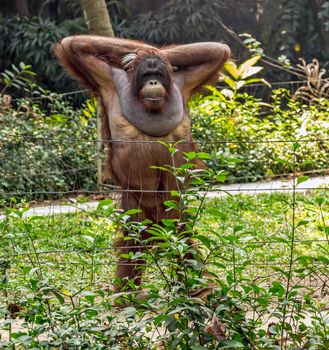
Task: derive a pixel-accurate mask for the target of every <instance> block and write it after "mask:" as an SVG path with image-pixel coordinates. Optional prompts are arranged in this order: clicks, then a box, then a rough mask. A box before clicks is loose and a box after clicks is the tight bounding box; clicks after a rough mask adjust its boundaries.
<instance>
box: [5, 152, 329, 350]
mask: <svg viewBox="0 0 329 350" xmlns="http://www.w3.org/2000/svg"><path fill="white" fill-rule="evenodd" d="M168 150H169V151H170V152H171V153H172V154H173V153H174V152H175V147H174V145H170V147H169V148H168ZM196 156H201V157H203V158H209V157H208V156H206V155H205V154H203V153H202V154H195V153H193V152H191V153H188V154H186V160H187V162H186V164H184V165H182V166H181V167H179V168H175V167H171V166H168V167H166V170H165V169H163V170H164V171H169V172H172V173H173V174H175V175H176V176H177V181H178V183H179V184H180V185H181V186H182V187H184V184H186V180H187V177H189V178H190V180H191V181H192V182H193V184H194V186H195V187H194V188H190V189H188V190H186V191H182V192H176V191H174V193H173V195H174V196H177V200H172V201H168V202H166V203H165V204H166V205H167V207H168V210H173V209H174V210H178V212H179V213H181V217H180V218H179V219H177V220H169V219H166V220H163V225H162V226H159V225H155V224H152V223H151V222H147V226H146V225H145V222H142V223H136V222H134V223H130V222H128V221H127V218H128V216H129V215H131V214H133V213H134V212H135V213H136V211H133V210H130V211H128V212H126V213H123V212H121V211H119V210H117V209H116V208H115V206H114V205H113V202H112V201H111V200H108V199H107V200H103V201H100V202H99V204H98V207H97V208H96V210H95V211H90V212H88V211H86V212H80V213H77V214H74V215H59V216H53V217H52V219H51V220H49V217H45V218H42V217H38V216H32V217H25V216H24V215H23V214H24V213H25V212H26V211H27V209H28V208H27V207H21V208H5V215H4V217H3V220H2V221H1V222H0V230H1V233H2V234H1V235H0V244H1V245H2V246H5V247H6V250H4V251H2V252H0V301H1V302H0V305H1V306H0V317H1V319H3V320H4V321H3V322H1V323H0V330H1V331H2V334H4V335H5V337H4V338H3V339H0V346H2V347H3V348H4V349H11V348H13V346H14V347H17V348H18V349H20V348H25V349H49V348H59V349H95V350H99V349H110V350H119V349H131V350H137V349H147V350H158V349H177V350H206V349H280V348H281V347H280V346H279V345H278V344H280V345H281V344H285V349H290V350H293V349H309V350H315V349H317V350H326V349H327V348H328V346H329V339H328V312H327V311H326V307H327V304H326V303H325V300H324V301H323V302H321V299H322V298H325V295H326V292H327V289H328V288H327V280H328V257H327V253H328V232H327V224H326V220H327V218H328V210H329V202H328V198H327V197H326V191H325V190H322V191H321V190H320V191H317V192H315V193H312V194H307V195H305V194H302V195H298V193H297V194H296V193H295V194H294V195H293V196H292V195H289V194H282V193H281V194H280V193H279V194H274V195H273V194H271V195H260V196H257V197H255V196H242V195H240V196H226V197H223V198H215V199H214V200H212V201H209V200H207V199H206V193H204V192H203V194H201V193H200V190H201V191H207V190H211V189H212V186H211V183H212V182H213V180H214V179H221V180H222V181H225V175H223V173H222V172H213V171H212V170H211V169H210V170H209V169H208V170H206V171H204V172H203V171H201V172H197V171H195V169H194V168H193V165H192V164H191V163H189V161H190V160H193V159H194V158H195V157H196ZM306 219H307V220H306ZM118 227H121V228H122V229H124V230H126V231H127V232H130V239H134V240H136V241H139V243H141V244H142V245H146V246H147V247H148V249H141V250H140V251H138V252H136V253H135V254H133V253H131V254H129V255H128V257H127V258H129V259H131V262H132V263H133V262H134V260H136V262H137V261H140V259H145V260H146V261H147V263H146V265H145V266H144V268H145V269H146V270H147V274H145V273H144V283H143V285H142V286H141V288H143V289H139V287H138V286H135V285H134V283H133V281H130V284H129V286H130V287H132V289H133V291H132V292H127V291H123V292H122V293H117V294H113V293H112V292H111V291H108V289H109V284H110V280H111V277H112V276H113V271H114V265H115V263H116V261H115V260H116V259H114V258H113V256H114V254H113V253H112V250H111V249H112V247H111V246H109V243H110V242H111V241H112V238H113V234H114V232H115V231H117V229H118ZM145 229H146V230H147V232H148V233H149V234H150V235H149V238H147V239H146V240H145V241H141V237H140V232H141V231H142V230H145ZM191 237H193V239H194V242H195V244H193V245H190V244H189V243H188V242H189V239H190V238H191ZM311 237H313V240H311V239H310V238H311ZM54 238H55V239H54ZM152 242H155V243H157V245H156V246H153V247H152V246H150V245H151V243H152ZM297 243H298V244H297ZM201 249H202V251H203V256H201V255H202V254H201V253H200V250H201ZM197 250H199V252H198V251H197ZM205 270H206V271H207V272H206V273H205ZM312 279H315V280H317V282H321V286H322V288H321V291H320V288H319V285H317V283H314V284H313V288H312V287H308V284H307V281H308V280H312ZM110 288H111V287H110ZM141 292H144V293H145V292H147V293H145V294H147V298H144V299H142V298H138V296H139V295H140V294H141ZM319 293H321V296H319ZM115 302H116V303H115ZM119 305H121V307H118V306H119ZM15 318H19V319H20V320H21V321H24V323H23V324H21V326H20V324H19V323H18V322H17V320H15ZM15 323H16V325H17V323H18V326H19V327H13V325H15Z"/></svg>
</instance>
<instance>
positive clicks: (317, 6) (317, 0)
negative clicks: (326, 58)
mask: <svg viewBox="0 0 329 350" xmlns="http://www.w3.org/2000/svg"><path fill="white" fill-rule="evenodd" d="M325 1H326V0H309V4H310V7H311V9H312V12H313V18H314V23H315V29H316V31H317V33H318V35H319V39H320V40H319V41H320V45H321V49H322V51H324V52H326V54H327V55H329V32H328V31H326V27H325V19H323V18H322V19H321V18H319V12H320V10H321V6H322V5H323V4H324V3H325Z"/></svg>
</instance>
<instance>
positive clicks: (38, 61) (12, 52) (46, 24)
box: [0, 16, 85, 91]
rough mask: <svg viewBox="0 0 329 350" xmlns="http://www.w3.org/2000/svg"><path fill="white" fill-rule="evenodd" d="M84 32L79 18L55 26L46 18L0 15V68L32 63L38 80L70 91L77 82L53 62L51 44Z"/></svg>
mask: <svg viewBox="0 0 329 350" xmlns="http://www.w3.org/2000/svg"><path fill="white" fill-rule="evenodd" d="M84 31H85V26H84V24H83V21H82V20H81V19H77V20H67V21H64V22H62V23H61V24H60V25H58V24H56V23H55V22H54V21H52V20H51V19H49V18H46V19H43V18H41V17H35V18H20V17H18V16H14V17H2V16H0V37H1V38H2V40H1V43H0V46H2V47H1V48H2V50H0V67H2V69H4V68H9V67H10V65H11V64H15V65H18V63H19V62H25V63H26V64H30V65H32V66H33V69H34V71H35V72H36V73H37V74H38V77H39V78H38V81H39V83H42V84H43V85H44V86H48V87H49V88H52V89H56V90H57V91H73V90H74V89H76V88H77V85H76V84H75V83H73V81H72V79H70V78H69V77H68V76H67V75H66V73H65V72H64V70H63V69H62V68H61V67H60V66H59V65H58V63H57V62H56V60H55V58H54V55H53V53H52V47H53V45H54V43H56V42H58V41H60V40H61V39H62V38H64V37H66V36H68V35H72V34H75V33H83V32H84Z"/></svg>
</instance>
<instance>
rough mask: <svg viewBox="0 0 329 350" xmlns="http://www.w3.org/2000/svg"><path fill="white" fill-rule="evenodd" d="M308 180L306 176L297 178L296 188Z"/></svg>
mask: <svg viewBox="0 0 329 350" xmlns="http://www.w3.org/2000/svg"><path fill="white" fill-rule="evenodd" d="M308 179H309V177H308V176H301V177H299V178H298V179H297V184H296V186H298V185H299V184H301V183H303V182H305V181H307V180H308Z"/></svg>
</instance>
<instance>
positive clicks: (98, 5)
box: [81, 0, 114, 185]
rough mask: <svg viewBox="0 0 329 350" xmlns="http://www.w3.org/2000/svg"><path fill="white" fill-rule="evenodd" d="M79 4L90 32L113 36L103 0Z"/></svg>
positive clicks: (102, 163)
mask: <svg viewBox="0 0 329 350" xmlns="http://www.w3.org/2000/svg"><path fill="white" fill-rule="evenodd" d="M81 6H82V9H83V13H84V17H85V21H86V24H87V27H88V30H89V33H90V34H96V35H103V36H114V32H113V29H112V25H111V22H110V16H109V13H108V10H107V7H106V3H105V0H81ZM100 105H101V103H100V101H98V106H99V107H98V109H97V139H98V140H102V139H104V137H103V134H104V132H103V131H102V127H101V126H102V125H101V113H103V111H102V109H101V108H100ZM104 149H105V147H104V144H103V143H102V142H101V143H99V147H98V152H97V183H98V184H99V185H102V184H103V183H104V180H105V178H104V174H105V169H106V157H107V154H104Z"/></svg>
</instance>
